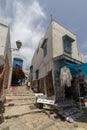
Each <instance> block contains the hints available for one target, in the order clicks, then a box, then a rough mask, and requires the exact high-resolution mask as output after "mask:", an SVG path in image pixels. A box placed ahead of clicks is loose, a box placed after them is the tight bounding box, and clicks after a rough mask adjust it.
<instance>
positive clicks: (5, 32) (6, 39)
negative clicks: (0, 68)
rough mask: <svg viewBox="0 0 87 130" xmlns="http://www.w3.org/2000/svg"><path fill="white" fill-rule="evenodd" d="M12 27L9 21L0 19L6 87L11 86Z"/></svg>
mask: <svg viewBox="0 0 87 130" xmlns="http://www.w3.org/2000/svg"><path fill="white" fill-rule="evenodd" d="M10 48H11V42H10V29H9V25H8V23H7V22H4V21H2V20H0V58H3V60H4V61H5V64H4V65H5V76H4V87H5V88H9V87H10V84H11V75H12V57H11V56H12V55H11V50H10Z"/></svg>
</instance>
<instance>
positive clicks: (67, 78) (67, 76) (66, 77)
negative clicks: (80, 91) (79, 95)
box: [60, 66, 72, 87]
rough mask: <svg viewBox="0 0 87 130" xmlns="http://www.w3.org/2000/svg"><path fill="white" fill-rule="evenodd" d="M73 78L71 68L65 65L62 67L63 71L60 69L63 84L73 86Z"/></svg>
mask: <svg viewBox="0 0 87 130" xmlns="http://www.w3.org/2000/svg"><path fill="white" fill-rule="evenodd" d="M71 80H72V75H71V72H70V70H69V68H67V67H66V66H64V67H63V68H61V71H60V82H61V86H65V85H66V86H67V87H70V86H71Z"/></svg>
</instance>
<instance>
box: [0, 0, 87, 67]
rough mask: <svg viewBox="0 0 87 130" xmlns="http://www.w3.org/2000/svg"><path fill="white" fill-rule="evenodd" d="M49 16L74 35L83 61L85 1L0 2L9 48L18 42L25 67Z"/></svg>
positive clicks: (85, 48)
mask: <svg viewBox="0 0 87 130" xmlns="http://www.w3.org/2000/svg"><path fill="white" fill-rule="evenodd" d="M50 14H52V16H53V19H54V20H56V21H57V22H58V23H60V24H61V25H63V26H64V27H66V28H68V29H69V30H70V31H72V32H73V33H75V34H76V35H77V43H78V49H79V51H80V52H82V53H83V54H84V55H85V61H86V62H87V0H0V19H3V20H5V21H7V22H8V23H9V25H10V33H11V45H12V46H13V47H15V41H17V40H21V41H22V44H23V46H22V48H21V49H20V51H19V54H20V55H22V56H24V57H25V58H26V61H27V62H26V63H27V67H28V66H29V65H30V62H31V58H32V56H33V54H34V51H35V48H36V47H37V45H38V43H39V40H40V39H41V38H42V37H43V36H44V33H45V32H46V29H47V27H48V25H49V23H50ZM15 53H17V52H15Z"/></svg>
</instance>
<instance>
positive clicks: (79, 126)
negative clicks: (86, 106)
mask: <svg viewBox="0 0 87 130" xmlns="http://www.w3.org/2000/svg"><path fill="white" fill-rule="evenodd" d="M6 99H7V100H6V103H5V108H6V111H5V113H4V122H3V123H2V124H0V130H87V118H86V117H87V116H86V117H85V118H83V119H82V121H84V122H82V121H79V122H74V123H68V122H66V121H61V120H60V118H56V115H55V113H52V114H50V113H49V109H48V110H47V109H45V108H46V107H44V109H37V107H36V106H35V96H34V93H33V92H32V91H31V90H27V89H26V87H25V86H24V87H17V88H16V89H11V90H9V91H8V92H7V97H6Z"/></svg>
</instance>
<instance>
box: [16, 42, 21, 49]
mask: <svg viewBox="0 0 87 130" xmlns="http://www.w3.org/2000/svg"><path fill="white" fill-rule="evenodd" d="M16 45H17V49H18V50H19V49H20V48H21V46H22V42H21V41H20V40H18V41H16Z"/></svg>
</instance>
